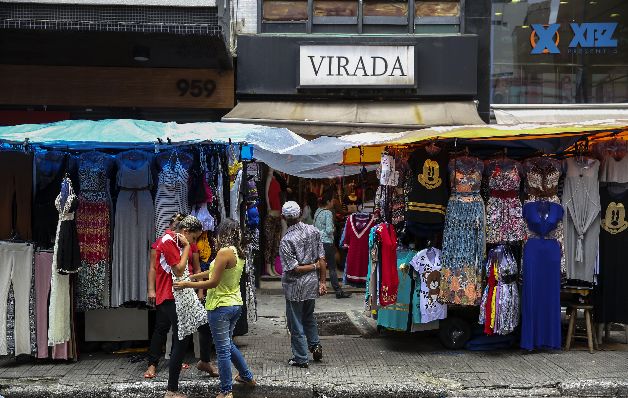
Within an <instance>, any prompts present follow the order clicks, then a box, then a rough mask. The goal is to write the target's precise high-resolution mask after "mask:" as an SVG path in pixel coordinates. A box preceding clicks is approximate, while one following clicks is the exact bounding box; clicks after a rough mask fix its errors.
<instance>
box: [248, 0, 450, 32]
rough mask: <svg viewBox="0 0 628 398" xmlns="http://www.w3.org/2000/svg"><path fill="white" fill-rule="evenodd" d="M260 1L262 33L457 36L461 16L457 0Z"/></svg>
mask: <svg viewBox="0 0 628 398" xmlns="http://www.w3.org/2000/svg"><path fill="white" fill-rule="evenodd" d="M259 1H260V2H261V4H262V15H261V18H260V22H261V24H262V29H261V30H262V32H264V33H266V32H281V33H287V32H291V33H297V32H302V33H420V34H429V33H459V32H460V21H461V16H462V5H461V2H460V0H441V1H427V0H362V1H358V0H259ZM290 25H292V26H290Z"/></svg>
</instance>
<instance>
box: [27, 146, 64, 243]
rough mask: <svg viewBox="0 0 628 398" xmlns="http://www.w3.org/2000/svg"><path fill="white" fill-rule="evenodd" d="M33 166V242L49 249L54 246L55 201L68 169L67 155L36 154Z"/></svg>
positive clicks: (56, 219)
mask: <svg viewBox="0 0 628 398" xmlns="http://www.w3.org/2000/svg"><path fill="white" fill-rule="evenodd" d="M35 165H36V167H35V170H36V180H37V184H36V187H35V188H36V189H35V197H34V199H33V240H34V241H35V242H37V246H38V247H40V248H44V249H51V248H52V247H53V246H54V244H55V239H56V231H57V224H58V221H59V220H58V213H57V208H56V207H55V200H56V198H57V194H58V193H59V187H60V186H61V182H62V181H63V178H64V176H65V174H66V172H67V169H68V167H67V166H68V155H66V154H64V153H63V152H57V151H49V152H37V153H36V154H35ZM55 168H56V169H55Z"/></svg>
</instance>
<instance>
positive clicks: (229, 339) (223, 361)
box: [174, 218, 256, 398]
mask: <svg viewBox="0 0 628 398" xmlns="http://www.w3.org/2000/svg"><path fill="white" fill-rule="evenodd" d="M241 245H242V234H241V232H240V227H239V226H238V223H237V222H235V221H233V220H232V219H229V218H228V219H226V220H224V221H223V222H222V223H221V224H220V226H218V231H217V235H216V248H217V249H218V252H217V254H216V259H215V260H214V261H212V263H211V264H210V266H209V270H207V271H205V272H201V273H199V274H196V275H192V276H190V279H192V280H193V281H197V282H177V283H175V284H174V288H175V289H184V288H194V289H208V290H207V298H206V300H205V309H207V317H208V319H209V326H210V328H211V331H212V337H213V339H214V345H215V346H216V354H217V356H218V371H219V373H220V394H218V395H217V396H216V398H232V397H233V393H232V391H231V390H232V388H233V382H232V377H231V363H232V362H233V364H234V365H235V367H236V369H237V370H238V372H239V374H238V375H237V376H236V379H235V380H236V381H237V382H240V383H243V384H246V385H248V386H251V387H253V386H255V384H256V383H255V380H254V379H253V373H251V370H250V369H249V367H248V365H247V364H246V361H245V360H244V357H243V356H242V353H241V352H240V350H238V348H237V347H236V346H235V345H234V344H233V329H234V328H235V325H236V322H237V321H238V318H240V314H241V313H242V295H241V294H240V277H241V276H242V272H243V270H244V254H243V252H242V247H241ZM206 278H209V279H208V280H203V279H206Z"/></svg>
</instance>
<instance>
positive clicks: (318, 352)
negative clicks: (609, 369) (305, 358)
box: [310, 344, 323, 362]
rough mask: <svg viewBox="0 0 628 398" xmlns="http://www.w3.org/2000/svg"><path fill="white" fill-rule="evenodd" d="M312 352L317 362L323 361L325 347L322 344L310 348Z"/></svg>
mask: <svg viewBox="0 0 628 398" xmlns="http://www.w3.org/2000/svg"><path fill="white" fill-rule="evenodd" d="M310 352H311V353H312V356H313V357H314V360H315V361H316V362H320V360H321V359H323V347H321V345H320V344H317V345H315V346H312V347H310Z"/></svg>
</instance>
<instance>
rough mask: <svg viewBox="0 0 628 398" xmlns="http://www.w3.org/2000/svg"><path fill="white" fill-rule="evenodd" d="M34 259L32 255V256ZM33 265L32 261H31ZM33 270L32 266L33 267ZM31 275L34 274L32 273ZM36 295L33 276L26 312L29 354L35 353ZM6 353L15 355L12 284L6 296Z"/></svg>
mask: <svg viewBox="0 0 628 398" xmlns="http://www.w3.org/2000/svg"><path fill="white" fill-rule="evenodd" d="M33 259H34V257H33ZM33 267H34V263H33ZM33 271H34V268H33ZM33 275H35V274H34V273H33ZM36 299H37V298H36V296H35V278H34V277H33V278H31V294H30V297H29V305H28V314H29V323H28V326H29V329H30V345H31V354H32V355H33V356H34V355H36V354H37V326H36V323H35V320H36V314H35V307H36ZM7 354H8V355H10V356H14V355H15V295H14V294H13V286H12V285H11V286H9V294H8V297H7Z"/></svg>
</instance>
